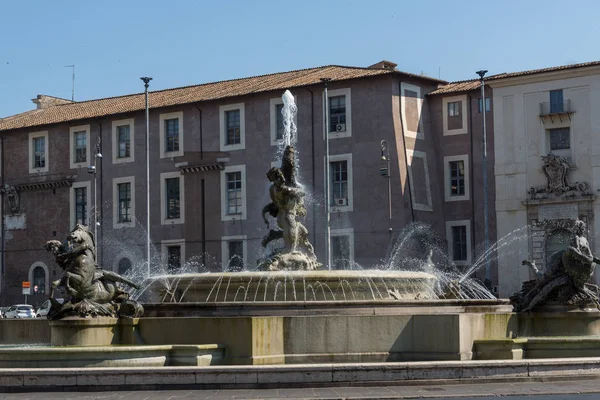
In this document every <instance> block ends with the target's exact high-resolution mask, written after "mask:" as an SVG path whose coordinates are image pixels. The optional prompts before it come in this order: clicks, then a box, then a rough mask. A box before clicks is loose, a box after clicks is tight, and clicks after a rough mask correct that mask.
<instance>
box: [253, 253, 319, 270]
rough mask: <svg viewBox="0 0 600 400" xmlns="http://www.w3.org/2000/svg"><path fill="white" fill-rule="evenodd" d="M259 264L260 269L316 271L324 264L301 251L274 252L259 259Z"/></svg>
mask: <svg viewBox="0 0 600 400" xmlns="http://www.w3.org/2000/svg"><path fill="white" fill-rule="evenodd" d="M257 264H258V270H259V271H314V270H317V269H320V268H321V267H322V266H323V264H321V263H320V262H318V261H317V260H316V259H314V258H311V257H309V256H307V255H306V254H304V253H302V252H299V251H294V252H291V253H279V254H273V255H271V256H269V257H266V258H261V259H259V260H258V261H257Z"/></svg>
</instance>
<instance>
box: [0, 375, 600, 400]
mask: <svg viewBox="0 0 600 400" xmlns="http://www.w3.org/2000/svg"><path fill="white" fill-rule="evenodd" d="M496 396H500V398H501V399H502V400H504V399H506V400H509V399H510V400H599V399H600V380H583V381H566V382H525V383H489V384H470V385H466V384H465V385H428V386H382V387H335V388H306V389H248V390H243V389H238V390H164V391H135V392H127V391H123V392H62V393H56V392H53V393H48V392H43V393H0V399H1V400H188V399H190V400H191V399H197V400H203V399H204V400H208V399H210V400H226V399H236V400H239V399H331V400H333V399H417V398H418V399H424V398H425V399H427V398H429V399H447V400H459V399H460V400H469V399H470V400H475V399H490V397H496Z"/></svg>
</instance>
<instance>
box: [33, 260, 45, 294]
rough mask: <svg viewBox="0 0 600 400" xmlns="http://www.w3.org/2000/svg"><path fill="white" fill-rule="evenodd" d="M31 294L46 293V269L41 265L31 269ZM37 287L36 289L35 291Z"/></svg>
mask: <svg viewBox="0 0 600 400" xmlns="http://www.w3.org/2000/svg"><path fill="white" fill-rule="evenodd" d="M32 276H33V288H32V291H33V292H34V293H33V294H45V293H46V271H45V270H44V268H42V267H35V268H34V269H33V274H32ZM36 288H37V291H36Z"/></svg>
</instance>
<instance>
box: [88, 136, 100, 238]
mask: <svg viewBox="0 0 600 400" xmlns="http://www.w3.org/2000/svg"><path fill="white" fill-rule="evenodd" d="M101 143H102V138H101V137H100V136H98V139H97V140H96V148H95V150H94V165H89V166H88V167H87V171H88V173H90V174H94V241H95V242H96V248H97V247H98V227H99V226H100V221H99V219H100V218H102V213H99V212H98V179H97V174H98V168H97V167H96V166H97V161H98V159H99V158H102V153H101V152H100V144H101Z"/></svg>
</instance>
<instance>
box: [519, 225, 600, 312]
mask: <svg viewBox="0 0 600 400" xmlns="http://www.w3.org/2000/svg"><path fill="white" fill-rule="evenodd" d="M585 231H586V226H585V222H583V221H581V220H577V221H575V223H574V231H573V237H572V239H571V243H570V245H569V246H568V247H567V248H565V249H564V250H560V251H557V252H556V253H554V254H553V255H552V256H551V257H550V261H549V262H548V268H547V271H546V272H544V273H542V272H541V271H539V270H538V269H537V267H536V266H535V263H533V262H531V261H527V260H525V261H523V265H528V266H529V267H530V268H532V269H533V270H534V272H535V273H536V279H534V280H531V281H527V282H524V283H523V288H522V289H521V291H519V292H518V293H515V294H514V295H513V296H511V298H510V300H511V302H512V304H513V306H514V308H515V310H516V311H532V310H533V309H535V308H536V307H539V306H541V305H544V304H560V305H579V306H587V305H589V304H594V305H595V306H596V307H597V308H598V309H600V304H599V303H598V287H597V286H596V285H593V284H591V283H589V281H590V278H591V276H592V274H593V273H594V269H595V264H596V263H599V262H600V260H599V259H598V258H596V257H594V256H593V255H592V252H591V250H590V246H589V243H588V241H587V239H586V238H585V236H584V234H585Z"/></svg>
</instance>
